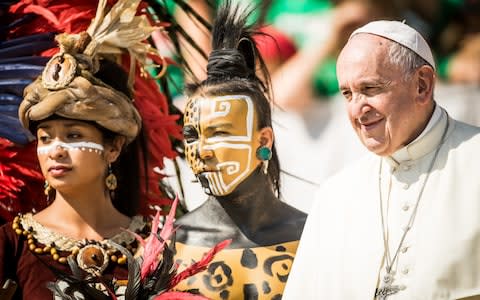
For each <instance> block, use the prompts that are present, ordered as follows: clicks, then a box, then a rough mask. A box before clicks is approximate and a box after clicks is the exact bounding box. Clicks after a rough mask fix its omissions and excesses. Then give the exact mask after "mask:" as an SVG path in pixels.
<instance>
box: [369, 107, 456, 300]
mask: <svg viewBox="0 0 480 300" xmlns="http://www.w3.org/2000/svg"><path fill="white" fill-rule="evenodd" d="M448 126H449V122H448V115H447V124H446V127H445V129H444V131H443V134H442V138H441V139H440V144H439V145H438V146H437V149H436V150H435V154H434V155H433V158H432V160H431V161H430V165H429V167H428V170H427V174H426V175H425V179H424V180H423V183H422V185H421V187H420V192H419V193H418V196H417V199H416V201H415V206H414V208H413V210H412V214H411V215H410V219H409V220H408V223H407V226H406V227H405V228H404V229H403V235H402V237H401V238H400V242H399V243H398V247H397V249H396V250H395V253H394V255H393V258H392V257H391V255H390V247H389V245H388V229H387V228H386V226H388V225H387V220H385V215H386V214H387V213H385V212H384V209H383V197H382V165H383V164H382V162H383V159H382V158H380V166H379V168H378V191H379V199H380V214H381V217H382V233H383V244H384V247H385V273H386V274H385V275H384V276H383V278H382V283H381V287H380V288H377V289H376V290H375V299H377V300H386V299H387V297H388V296H391V295H393V294H396V293H398V292H399V291H401V290H402V289H403V287H402V286H399V285H393V281H394V279H395V278H394V273H393V272H392V267H393V265H394V264H395V261H396V260H397V258H398V254H399V253H400V249H401V248H402V245H403V242H404V241H405V237H406V236H407V233H408V232H409V231H410V229H411V228H412V226H413V222H414V220H415V216H416V214H417V209H418V204H419V203H420V199H421V198H422V194H423V191H424V190H425V185H426V184H427V181H428V178H429V177H430V173H431V172H432V169H433V166H434V165H435V161H436V160H437V157H438V153H439V152H440V148H441V147H442V145H443V142H444V140H445V136H446V134H447V131H448ZM391 190H392V174H390V177H389V182H388V191H387V200H386V202H387V203H389V202H390V192H391Z"/></svg>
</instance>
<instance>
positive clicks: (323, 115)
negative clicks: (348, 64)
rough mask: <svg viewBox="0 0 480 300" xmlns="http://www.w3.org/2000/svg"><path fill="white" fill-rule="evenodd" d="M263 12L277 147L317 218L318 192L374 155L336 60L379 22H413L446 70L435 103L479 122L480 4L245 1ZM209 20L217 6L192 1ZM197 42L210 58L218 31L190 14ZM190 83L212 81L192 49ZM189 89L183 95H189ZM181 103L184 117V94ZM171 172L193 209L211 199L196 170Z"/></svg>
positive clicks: (286, 195)
mask: <svg viewBox="0 0 480 300" xmlns="http://www.w3.org/2000/svg"><path fill="white" fill-rule="evenodd" d="M237 1H238V2H240V5H258V9H257V13H256V14H255V15H254V16H252V19H257V20H260V22H262V23H263V24H265V26H264V27H263V28H262V31H263V32H264V33H266V35H262V36H260V37H259V38H258V40H257V42H258V46H259V48H260V52H261V54H262V57H263V59H264V60H265V61H266V63H267V66H268V68H269V71H270V75H271V80H272V85H273V95H274V104H273V111H274V114H273V119H274V133H275V143H276V145H277V149H278V152H279V157H280V166H281V169H282V178H281V179H282V182H281V184H282V187H281V193H282V198H283V200H284V201H286V202H287V203H289V204H291V205H293V206H295V207H297V208H299V209H301V210H303V211H305V212H308V211H309V208H310V205H311V200H307V199H312V197H305V199H306V200H304V201H302V200H301V199H302V195H305V196H307V195H312V193H314V190H315V189H316V188H317V187H318V186H319V185H320V184H321V183H322V182H323V181H324V180H325V179H326V178H327V177H329V176H331V175H332V174H333V173H335V172H337V171H339V170H340V169H341V168H343V167H344V166H345V165H346V164H348V163H349V162H352V161H353V160H356V159H359V158H360V157H361V156H362V155H363V154H364V153H366V150H365V149H364V147H362V145H361V144H360V142H359V141H358V139H357V138H356V137H355V134H354V132H353V130H352V129H351V126H350V124H349V121H348V119H347V117H346V111H345V109H344V105H343V104H344V100H343V99H342V98H341V97H340V96H339V95H338V84H337V78H336V71H335V64H336V57H337V55H338V53H339V51H340V49H341V48H342V47H343V45H344V44H345V42H346V41H347V39H348V37H349V35H350V33H351V32H352V31H353V30H354V29H355V28H357V27H359V26H361V25H363V24H366V23H368V22H370V21H372V20H377V19H387V20H400V21H404V22H406V23H407V24H409V25H410V26H412V27H414V28H415V29H417V30H418V31H419V32H420V33H421V34H422V35H423V36H424V37H425V39H426V40H427V41H428V42H429V44H430V45H431V46H432V48H433V50H434V52H435V53H434V54H435V59H436V61H437V65H438V74H437V77H438V78H439V79H440V80H439V83H438V84H437V86H436V88H435V100H436V102H437V103H438V104H439V105H441V106H442V107H444V108H446V109H447V111H449V113H450V114H451V115H452V116H453V117H454V118H456V119H458V120H461V121H464V122H467V123H470V124H474V125H477V126H478V125H480V118H479V115H480V104H479V103H477V102H478V98H479V96H480V88H479V86H480V0H425V1H413V0H397V1H395V0H389V1H380V0H330V1H329V0H297V1H288V0H272V1H253V0H251V1H247V0H243V1H242V0H237ZM217 2H220V0H218V1H217ZM190 4H191V5H192V6H193V7H194V8H195V9H196V11H197V12H198V13H199V14H200V15H202V16H203V17H204V18H205V19H206V20H211V16H212V15H213V12H214V10H215V7H216V5H218V3H210V4H208V3H207V2H206V1H205V0H192V1H191V2H190ZM178 18H179V20H180V22H181V23H182V24H183V25H184V26H185V28H187V30H188V32H189V33H190V34H191V36H194V37H196V41H197V42H198V43H199V44H200V45H202V48H203V49H204V51H205V52H206V53H208V52H209V47H210V46H209V42H210V40H209V32H208V30H207V29H206V28H205V27H203V26H202V25H201V24H199V23H198V22H195V21H192V19H191V18H189V17H188V16H187V15H184V14H182V13H179V14H178ZM185 55H186V57H188V59H189V63H190V65H191V66H192V73H193V76H191V77H189V76H187V77H186V78H184V80H185V82H188V81H189V80H194V78H195V77H196V78H197V79H200V80H201V79H202V78H205V74H204V73H202V72H204V70H205V64H206V59H205V58H203V57H202V56H201V55H199V54H198V53H195V51H191V49H190V50H189V49H188V48H186V50H185ZM180 90H181V89H180ZM177 99H178V100H176V105H177V106H178V108H179V109H181V110H183V105H184V100H183V98H182V96H181V94H179V96H178V97H177ZM177 162H178V165H177V167H178V168H179V169H180V174H182V175H181V176H180V178H181V179H180V180H178V181H177V178H175V177H174V176H173V174H174V173H175V172H174V171H173V170H174V167H173V165H171V166H170V167H169V168H167V171H166V173H167V174H169V175H172V178H171V184H173V185H177V186H182V190H183V198H184V199H185V200H186V203H185V205H186V207H187V208H188V209H189V210H191V209H193V208H195V207H197V206H198V205H199V204H200V203H202V202H203V201H204V199H205V198H206V196H205V195H204V194H203V192H202V190H201V188H200V185H199V184H198V183H195V182H194V181H195V179H194V176H193V174H191V173H190V170H189V168H188V166H186V164H185V163H184V162H183V161H182V159H177Z"/></svg>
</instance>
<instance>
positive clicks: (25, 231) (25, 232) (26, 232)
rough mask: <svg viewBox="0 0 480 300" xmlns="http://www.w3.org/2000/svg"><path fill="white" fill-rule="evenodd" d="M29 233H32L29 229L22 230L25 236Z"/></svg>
mask: <svg viewBox="0 0 480 300" xmlns="http://www.w3.org/2000/svg"><path fill="white" fill-rule="evenodd" d="M29 233H30V232H28V231H27V230H24V231H23V232H22V234H23V235H24V236H27V235H28V234H29Z"/></svg>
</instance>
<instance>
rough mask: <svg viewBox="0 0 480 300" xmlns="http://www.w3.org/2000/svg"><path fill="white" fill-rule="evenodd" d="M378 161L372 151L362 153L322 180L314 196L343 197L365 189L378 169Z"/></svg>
mask: <svg viewBox="0 0 480 300" xmlns="http://www.w3.org/2000/svg"><path fill="white" fill-rule="evenodd" d="M379 161H380V160H379V157H378V156H376V155H374V154H372V153H367V154H365V155H363V156H362V157H360V158H359V159H358V160H356V161H354V162H352V163H350V164H349V165H347V166H346V167H345V168H343V169H342V170H340V171H339V172H337V173H336V174H335V175H333V176H331V177H329V178H328V179H327V180H326V181H324V182H323V183H322V185H321V186H320V187H319V188H318V189H317V190H316V193H315V198H316V199H318V198H323V199H325V197H330V196H331V195H334V196H335V198H337V197H338V198H343V199H344V198H345V196H346V195H347V194H351V193H355V192H359V191H360V190H363V189H365V188H366V187H368V186H369V185H368V182H370V181H371V179H372V178H373V177H374V176H373V175H374V174H375V172H377V171H378V168H376V166H377V167H378V164H379Z"/></svg>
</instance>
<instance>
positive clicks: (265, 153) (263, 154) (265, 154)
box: [256, 146, 272, 174]
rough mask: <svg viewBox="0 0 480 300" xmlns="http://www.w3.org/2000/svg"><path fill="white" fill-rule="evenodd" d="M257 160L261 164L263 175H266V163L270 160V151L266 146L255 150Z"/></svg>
mask: <svg viewBox="0 0 480 300" xmlns="http://www.w3.org/2000/svg"><path fill="white" fill-rule="evenodd" d="M256 155H257V158H258V159H259V160H261V161H262V163H263V173H264V174H267V172H268V161H269V160H270V159H272V150H271V149H270V148H268V147H267V146H260V147H258V148H257V152H256Z"/></svg>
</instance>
